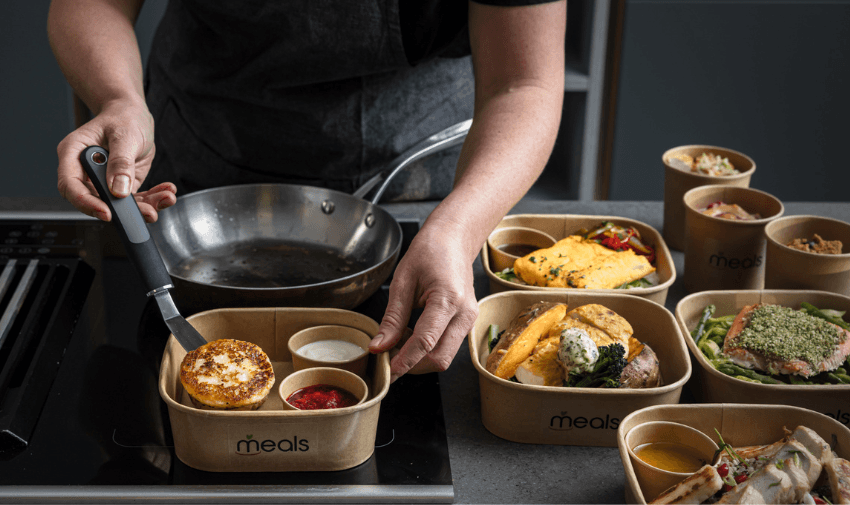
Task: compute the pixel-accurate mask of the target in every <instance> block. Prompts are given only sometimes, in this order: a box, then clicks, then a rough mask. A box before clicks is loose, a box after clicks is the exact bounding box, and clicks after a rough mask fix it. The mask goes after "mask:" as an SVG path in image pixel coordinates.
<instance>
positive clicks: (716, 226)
mask: <svg viewBox="0 0 850 505" xmlns="http://www.w3.org/2000/svg"><path fill="white" fill-rule="evenodd" d="M683 201H684V203H685V212H686V214H687V217H686V231H685V289H686V290H687V291H688V292H689V293H694V292H696V291H704V290H709V289H761V288H763V287H764V250H765V242H766V241H767V240H766V239H765V237H764V227H765V225H767V224H768V223H769V222H771V221H772V220H774V219H776V218H778V217H780V216H781V215H782V213H783V212H784V211H785V208H784V206H783V205H782V202H780V201H779V200H778V199H777V198H776V197H774V196H772V195H769V194H767V193H765V192H763V191H759V190H756V189H752V188H737V187H731V186H703V187H700V188H694V189H692V190H690V191H688V192H687V193H685V196H684V197H683ZM717 201H722V202H725V203H735V204H738V205H740V206H741V207H742V208H743V209H744V210H746V211H747V212H750V213H757V214H759V215H760V216H761V219H756V220H753V221H739V220H732V219H723V218H720V217H712V216H707V215H705V214H702V212H701V210H703V209H705V208H706V207H707V206H708V205H710V204H712V203H714V202H717Z"/></svg>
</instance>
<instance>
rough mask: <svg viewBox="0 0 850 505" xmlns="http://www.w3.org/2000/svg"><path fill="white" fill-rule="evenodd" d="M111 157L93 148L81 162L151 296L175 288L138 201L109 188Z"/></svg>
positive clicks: (87, 150) (102, 149) (104, 151)
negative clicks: (115, 192) (124, 196)
mask: <svg viewBox="0 0 850 505" xmlns="http://www.w3.org/2000/svg"><path fill="white" fill-rule="evenodd" d="M107 159H109V153H108V152H107V151H106V149H104V148H102V147H99V146H90V147H87V148H85V149H84V150H83V152H82V153H80V162H81V163H82V164H83V169H84V170H85V171H86V174H87V175H88V176H89V179H91V182H92V184H93V185H94V187H95V189H96V190H97V194H98V195H100V198H101V199H102V200H103V201H104V202H106V205H107V206H109V210H110V211H112V221H113V222H114V223H115V226H117V227H118V234H119V235H120V236H121V241H122V242H124V249H126V250H127V256H129V257H130V260H131V262H132V263H133V265H135V267H136V270H137V271H138V272H139V275H140V276H141V278H142V281H143V282H144V283H145V287H146V288H147V290H148V293H150V292H152V291H154V290H157V289H160V288H166V287H171V276H169V275H168V270H167V269H166V268H165V263H163V262H162V256H160V254H159V250H158V249H157V248H156V244H155V243H154V241H153V238H152V237H151V235H150V233H148V226H147V224H146V223H145V220H144V218H143V217H142V213H141V211H139V206H138V204H136V199H135V198H133V196H132V195H130V196H128V197H126V198H116V197H114V196H112V193H111V192H110V191H109V188H108V187H107V184H106V161H107Z"/></svg>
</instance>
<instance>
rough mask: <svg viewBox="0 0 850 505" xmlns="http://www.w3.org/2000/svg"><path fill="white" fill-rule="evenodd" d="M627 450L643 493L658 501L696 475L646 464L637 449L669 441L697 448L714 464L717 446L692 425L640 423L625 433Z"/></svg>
mask: <svg viewBox="0 0 850 505" xmlns="http://www.w3.org/2000/svg"><path fill="white" fill-rule="evenodd" d="M625 442H626V449H627V450H628V452H629V459H630V460H631V463H632V466H633V467H634V472H635V476H636V477H637V480H638V482H639V483H640V487H641V491H642V492H643V495H644V497H645V498H647V499H648V500H652V499H655V497H657V496H658V495H659V494H661V492H662V491H664V490H666V489H667V488H669V487H670V486H674V485H676V484H678V483H679V482H682V481H683V480H685V479H687V478H688V477H690V476H691V475H692V474H693V472H690V473H682V472H671V471H668V470H664V469H662V468H657V467H655V466H653V465H650V464H649V463H646V462H644V461H643V460H642V459H640V458H639V457H638V456H637V455H636V454H635V448H637V447H640V446H642V445H645V444H651V443H657V442H667V443H673V444H681V445H686V446H688V447H691V448H693V449H694V452H695V453H696V454H699V456H700V457H701V458H702V459H703V460H704V461H705V463H706V464H711V463H713V461H712V459H713V458H714V454H715V452H716V451H717V449H718V447H717V444H716V443H715V442H714V440H712V439H711V438H709V437H708V435H706V434H705V433H703V432H701V431H699V430H698V429H696V428H691V427H690V426H687V425H684V424H681V423H674V422H670V421H649V422H646V423H642V424H638V425H637V426H635V427H634V428H632V429H630V430H629V431H628V433H626V437H625Z"/></svg>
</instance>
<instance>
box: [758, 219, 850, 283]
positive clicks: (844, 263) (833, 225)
mask: <svg viewBox="0 0 850 505" xmlns="http://www.w3.org/2000/svg"><path fill="white" fill-rule="evenodd" d="M764 234H765V236H766V237H767V248H766V249H765V265H764V287H765V288H766V289H817V290H821V291H832V292H833V293H840V294H847V293H850V223H845V222H844V221H839V220H838V219H830V218H828V217H820V216H785V217H781V218H779V219H776V220H774V221H771V222H770V223H768V224H767V226H765V227H764ZM815 234H818V235H819V236H820V237H821V238H823V239H824V240H829V241H833V240H838V241H841V243H842V245H843V248H842V250H841V251H842V254H817V253H811V252H806V251H801V250H799V249H793V248H791V247H788V246H787V244H788V243H790V242H792V241H793V240H794V239H809V240H812V239H814V235H815Z"/></svg>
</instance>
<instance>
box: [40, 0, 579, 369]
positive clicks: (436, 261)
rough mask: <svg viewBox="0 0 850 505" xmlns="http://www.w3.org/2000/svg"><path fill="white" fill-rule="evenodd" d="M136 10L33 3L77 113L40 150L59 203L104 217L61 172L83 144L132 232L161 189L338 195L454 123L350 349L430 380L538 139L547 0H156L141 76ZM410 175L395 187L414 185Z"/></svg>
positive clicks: (542, 133) (559, 77)
mask: <svg viewBox="0 0 850 505" xmlns="http://www.w3.org/2000/svg"><path fill="white" fill-rule="evenodd" d="M142 1H143V0H135V1H126V0H124V1H119V0H53V1H52V3H51V6H50V11H49V15H48V36H49V40H50V44H51V47H52V49H53V52H54V54H55V57H56V59H57V61H58V63H59V66H60V68H61V69H62V71H63V73H64V74H65V76H66V78H67V80H68V81H69V83H70V84H71V86H72V88H73V89H74V91H75V92H76V94H77V95H78V96H79V97H81V99H82V100H83V101H84V102H85V104H86V105H87V106H88V108H89V109H90V110H91V111H92V113H93V119H92V120H91V121H89V122H87V123H86V124H84V125H82V126H80V127H79V128H78V129H76V130H75V131H73V132H71V133H70V134H69V135H68V136H67V137H66V138H65V139H64V140H62V141H61V142H60V144H59V146H58V148H57V153H58V160H59V166H58V189H59V192H60V193H61V194H62V196H63V197H64V198H66V199H67V200H68V201H69V202H71V204H73V205H74V206H75V207H76V208H77V209H79V210H80V211H81V212H83V213H85V214H88V215H90V216H94V217H96V218H98V219H101V220H104V221H109V220H110V219H111V215H110V212H109V209H108V207H107V206H106V204H105V203H104V202H103V201H101V200H100V199H99V198H98V197H97V194H96V192H95V191H94V189H93V187H92V185H91V183H90V181H87V179H86V176H85V174H84V172H83V170H82V168H81V167H80V163H79V161H78V159H79V154H80V152H81V151H82V150H83V149H84V148H85V147H86V146H89V145H101V146H103V147H105V148H107V149H108V150H109V151H110V157H109V161H108V166H107V184H108V186H109V188H110V191H111V192H112V193H113V194H114V195H115V196H116V197H130V196H132V197H134V198H135V199H136V201H137V203H138V205H139V208H140V210H141V212H142V214H143V216H144V218H145V220H146V221H148V222H155V221H156V219H157V212H158V211H160V210H163V209H165V208H167V207H169V206H171V205H173V204H174V203H175V202H176V194H177V192H178V189H179V190H180V192H181V194H182V193H183V192H186V191H189V192H191V191H195V190H198V189H202V188H204V187H214V186H220V185H227V184H237V183H245V182H271V181H276V182H288V183H295V184H310V185H324V186H327V187H331V188H333V189H340V190H350V189H351V188H352V187H354V186H356V185H357V184H358V183H361V182H363V181H365V180H367V179H368V178H369V177H370V176H371V175H373V174H374V173H376V171H378V170H380V166H381V164H383V163H386V162H387V161H388V160H389V159H391V158H392V157H393V156H394V155H395V154H397V153H398V152H401V151H403V150H404V148H406V147H407V146H409V145H412V144H413V143H414V142H415V141H416V140H419V138H423V137H425V136H427V134H431V133H434V132H436V131H439V130H440V129H442V128H444V127H446V126H449V125H450V124H452V123H453V122H455V121H456V120H458V119H467V118H468V117H469V114H470V113H471V115H472V119H473V121H472V126H471V127H470V129H469V133H468V135H467V137H466V139H465V141H464V143H463V145H462V147H461V148H460V152H459V154H456V168H455V170H454V176H453V177H452V178H451V180H450V183H449V185H448V189H447V190H446V191H445V193H446V194H445V195H440V196H441V197H443V196H444V197H443V198H442V199H441V201H440V202H439V204H438V205H437V206H436V207H435V209H434V210H433V211H432V212H431V214H430V215H429V216H428V218H427V219H426V220H425V221H424V223H423V224H422V227H421V229H420V231H419V232H418V233H417V235H416V236H415V238H414V239H413V241H412V243H411V244H410V247H409V249H408V251H407V253H406V254H405V255H404V257H403V258H401V259H400V261H399V263H398V266H397V268H396V271H395V273H394V275H393V280H392V283H391V285H390V289H389V302H388V305H387V308H386V312H385V314H384V316H383V319H382V321H381V323H380V330H379V332H378V334H377V336H376V337H375V338H374V339H373V341H372V343H371V345H370V350H371V351H372V352H382V351H387V350H391V349H392V350H394V351H395V352H396V353H395V355H394V357H393V358H392V360H391V374H392V380H396V379H397V378H398V377H400V376H401V375H403V374H405V373H407V372H411V373H425V372H431V371H444V370H446V369H447V368H448V366H449V365H450V363H451V361H452V359H453V358H454V356H455V354H456V353H457V351H458V349H459V347H460V345H461V343H462V341H463V339H464V337H465V336H466V334H467V333H468V332H469V330H470V329H471V328H472V325H473V324H474V322H475V320H476V317H477V312H478V305H477V300H476V297H475V291H474V289H473V270H472V265H473V262H474V261H475V258H476V256H477V254H478V251H479V250H480V248H481V246H482V244H483V243H484V241H485V240H486V237H487V235H488V233H489V231H490V230H492V229H493V228H495V226H496V225H497V224H498V222H499V221H500V220H501V218H502V217H503V216H504V215H505V214H507V212H508V211H509V210H510V209H511V208H512V207H513V206H514V205H515V204H516V203H517V202H518V201H519V199H520V198H522V196H523V195H524V194H525V193H526V192H527V191H528V189H529V188H530V187H531V185H532V184H533V183H534V181H535V180H536V179H537V177H538V176H539V175H540V173H541V172H542V170H543V168H544V166H545V164H546V162H547V160H548V158H549V156H550V154H551V151H552V148H553V146H554V142H555V138H556V135H557V131H558V126H559V123H560V117H561V109H562V101H563V93H564V87H563V86H564V43H565V31H566V1H565V0H555V1H552V0H473V1H469V2H457V1H451V0H428V1H420V2H399V1H390V2H351V1H348V0H337V1H333V0H331V1H328V2H320V3H316V2H314V1H311V0H303V1H294V0H293V1H287V2H272V1H268V0H256V1H254V2H249V3H245V2H224V1H210V0H204V1H202V0H171V1H170V2H169V4H168V7H167V10H166V12H165V14H164V16H163V19H162V21H161V22H160V25H159V27H158V29H157V33H156V36H155V38H154V41H153V44H152V48H151V56H150V58H149V61H148V66H147V74H146V75H145V76H144V78H143V72H142V64H141V57H140V52H139V47H138V43H137V41H136V38H135V33H134V29H133V25H134V22H135V19H136V17H137V16H138V13H139V10H140V9H141V6H142ZM462 55H471V64H470V58H468V57H465V58H464V57H459V56H462ZM470 67H471V70H467V69H469V68H470ZM465 72H466V73H465ZM470 75H471V76H472V78H471V79H470V78H469V76H470ZM470 98H471V100H470ZM470 102H471V103H470ZM453 115H454V117H452V116H453ZM464 116H465V117H464ZM447 117H448V118H449V119H450V121H449V123H448V124H446V118H447ZM441 121H442V123H443V124H440V125H439V126H440V127H439V128H437V127H436V125H438V124H439V123H440V122H441ZM155 126H156V129H155ZM155 131H156V136H155V133H154V132H155ZM444 159H445V157H444ZM284 161H285V163H284ZM451 162H452V163H453V164H454V163H455V160H454V159H452V160H451ZM418 180H419V181H420V182H419V183H417V182H416V181H415V180H414V181H410V180H409V179H408V181H406V182H405V184H403V186H405V187H406V188H407V189H410V188H413V189H414V193H415V192H416V191H415V189H416V188H417V187H420V186H422V184H421V182H422V179H421V178H420V179H418ZM434 181H436V182H434ZM428 182H429V188H430V189H429V190H428V192H430V193H432V192H433V191H437V190H439V187H440V183H439V181H438V180H437V178H434V180H433V181H432V180H428ZM443 186H445V185H443ZM435 188H436V189H435ZM397 193H399V194H400V195H401V197H403V196H404V187H402V190H400V191H398V192H397ZM414 308H421V309H422V313H421V316H420V317H419V319H418V322H417V323H416V325H415V327H414V328H413V331H412V334H410V332H409V331H405V330H406V325H407V322H408V320H409V317H410V314H411V311H412V310H413V309H414Z"/></svg>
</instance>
